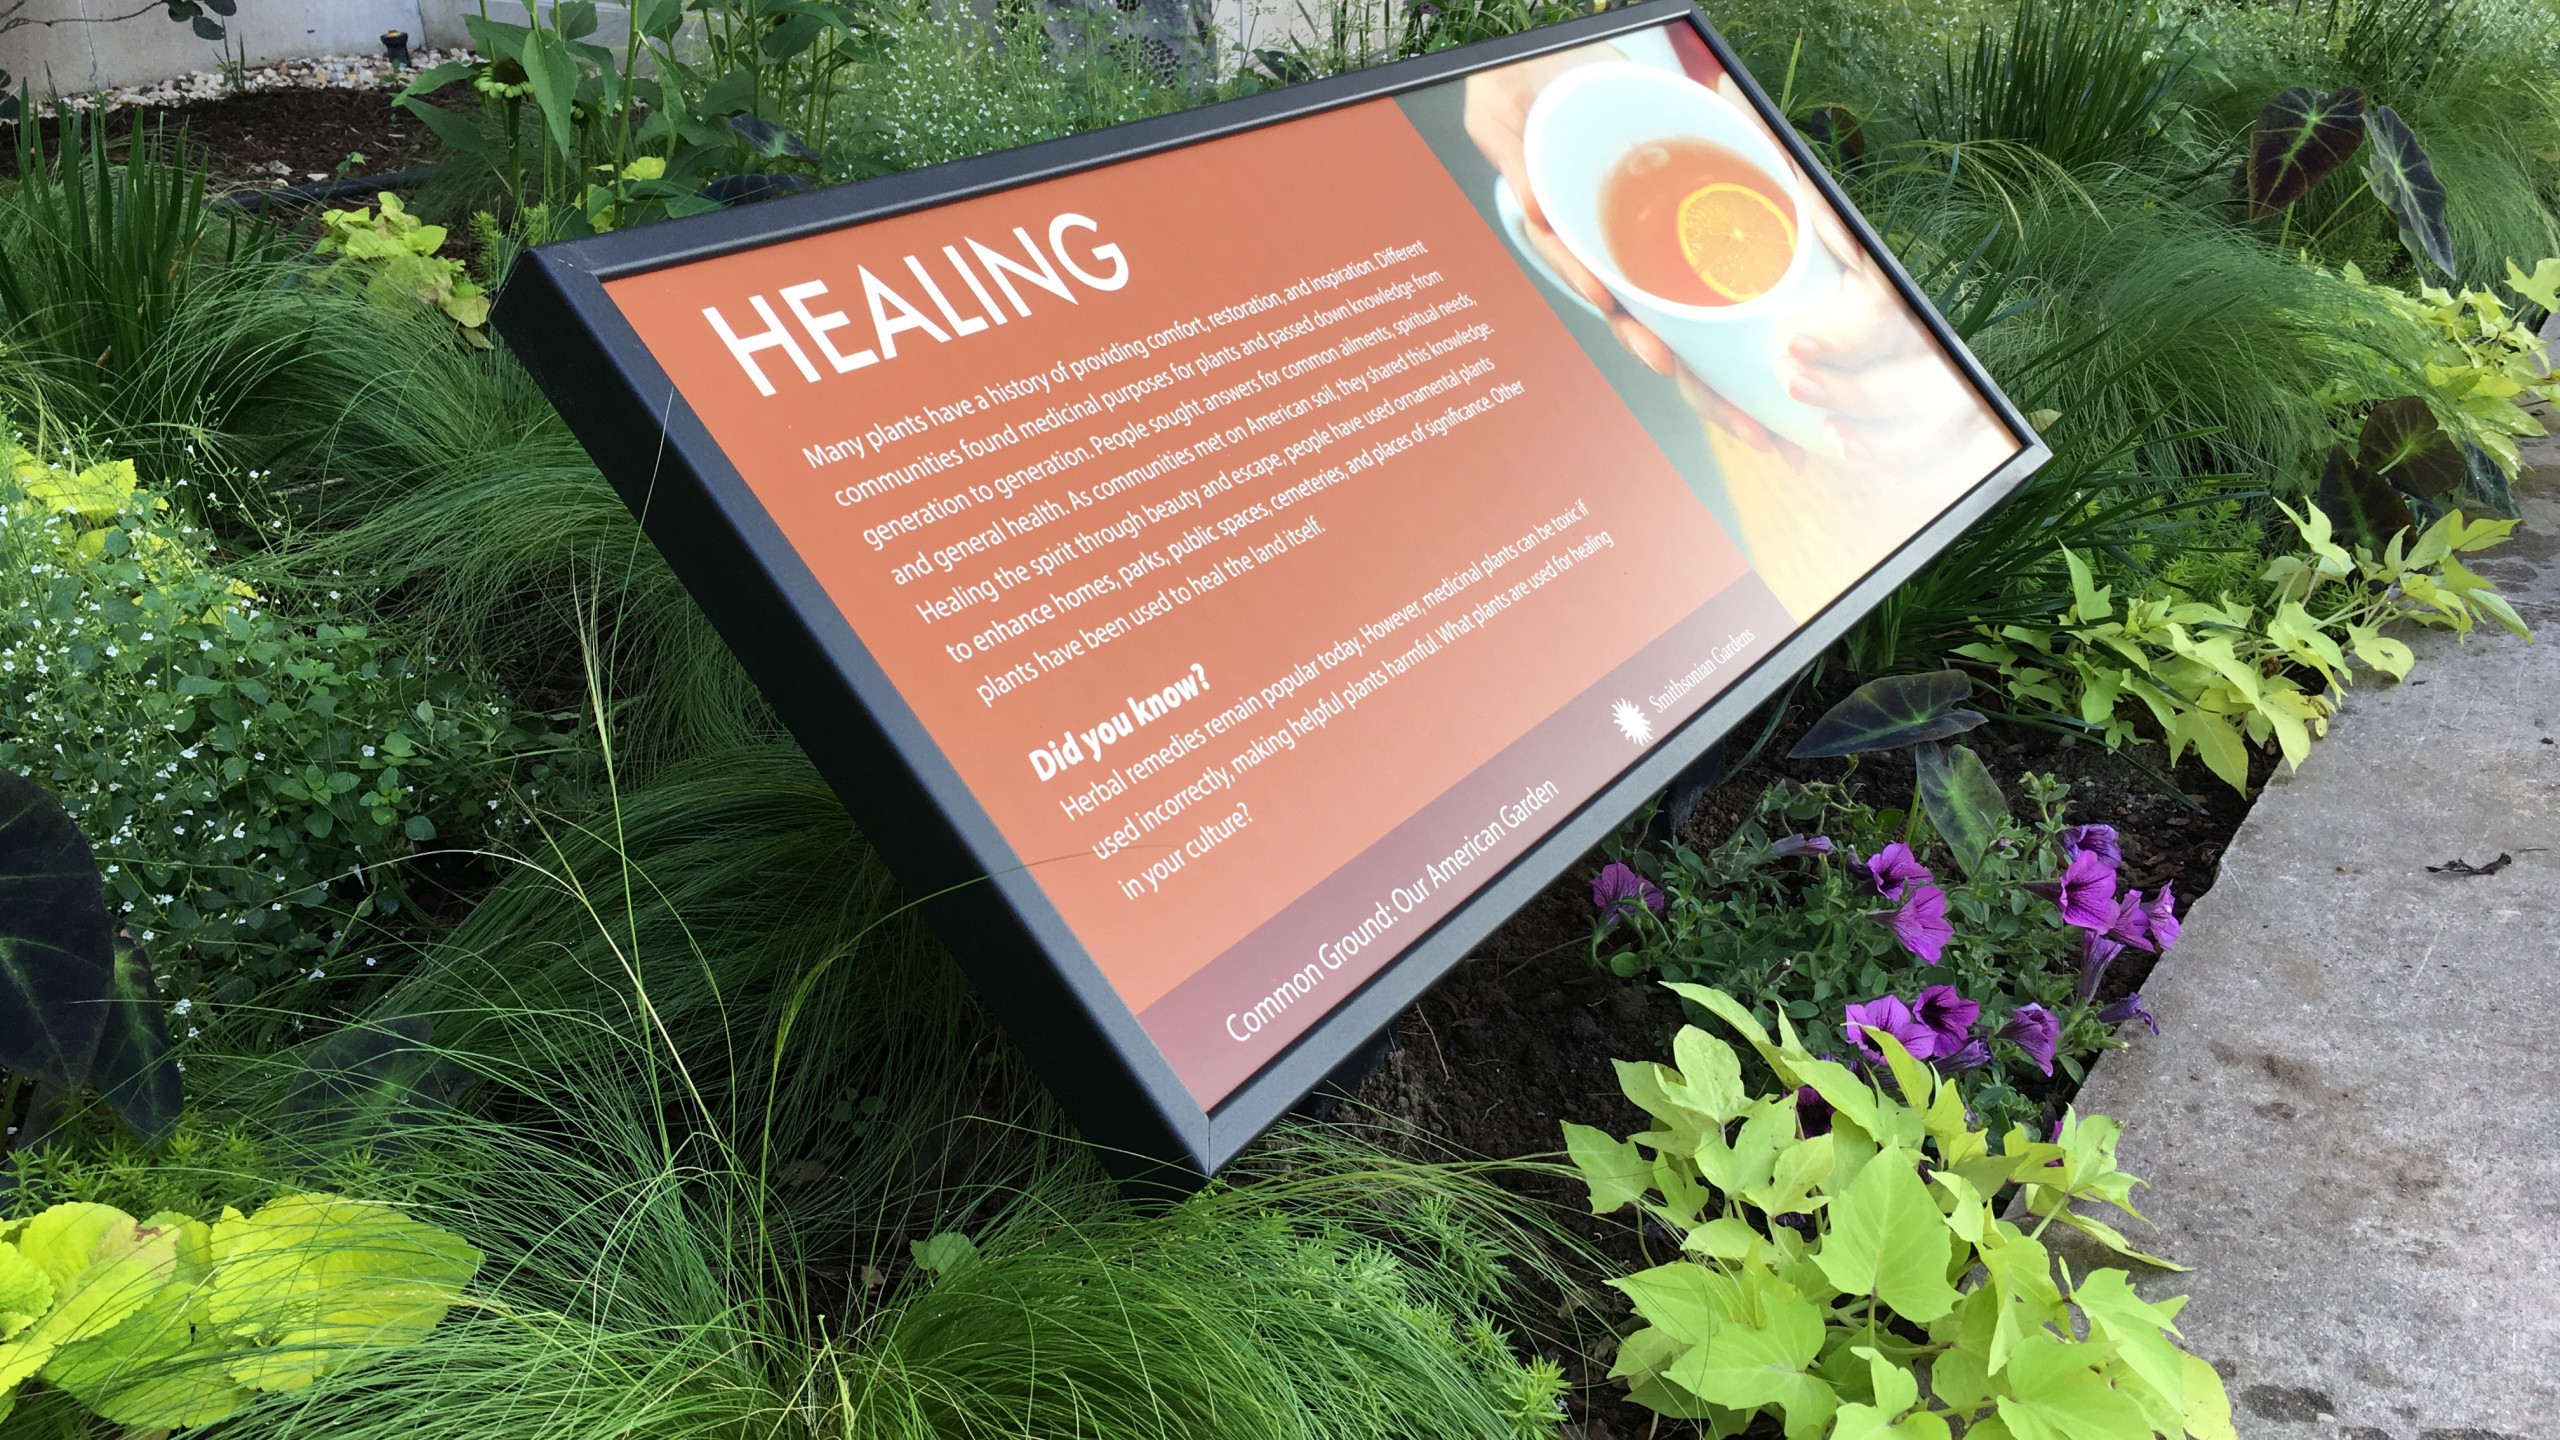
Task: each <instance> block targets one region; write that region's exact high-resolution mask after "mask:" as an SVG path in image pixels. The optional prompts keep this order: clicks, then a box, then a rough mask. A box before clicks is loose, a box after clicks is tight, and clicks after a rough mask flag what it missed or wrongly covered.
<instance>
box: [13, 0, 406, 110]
mask: <svg viewBox="0 0 2560 1440" xmlns="http://www.w3.org/2000/svg"><path fill="white" fill-rule="evenodd" d="M137 3H138V0H27V4H26V8H25V9H23V10H21V11H20V12H18V18H19V19H20V20H22V21H31V22H35V23H30V24H21V25H19V26H18V27H17V28H16V29H14V30H11V31H9V32H8V33H7V34H5V35H0V69H5V70H7V71H8V72H9V73H10V74H11V75H13V76H15V77H17V78H18V79H20V80H23V81H25V82H26V83H27V85H28V86H29V87H30V88H32V89H33V90H34V91H35V92H36V93H37V94H39V95H43V94H47V93H52V94H60V95H75V94H79V93H82V92H84V91H90V90H104V89H110V88H113V87H115V86H118V85H148V84H152V83H153V82H155V81H160V80H166V79H169V78H171V77H172V76H177V75H184V74H187V73H188V72H190V71H196V70H218V69H220V68H221V67H222V62H223V57H224V53H225V51H226V50H228V51H229V52H230V53H231V54H232V55H234V56H239V55H241V54H242V52H243V51H245V52H246V56H245V58H246V59H247V61H248V63H249V64H251V65H271V64H273V63H275V62H276V61H278V60H291V59H297V58H300V57H303V56H309V55H378V54H380V53H381V52H382V39H381V36H382V32H383V31H385V30H390V29H394V28H397V29H402V30H406V31H408V32H409V33H410V34H412V35H416V34H418V33H420V25H419V19H418V0H240V13H239V14H238V15H235V16H233V17H232V18H231V19H230V20H229V21H228V22H226V23H227V27H228V29H229V30H230V39H229V40H228V41H227V42H224V43H222V44H216V43H215V42H213V41H211V40H202V39H198V38H197V36H196V33H195V31H194V29H193V28H191V27H189V26H186V25H179V24H172V23H171V22H170V20H169V16H168V13H167V12H166V11H164V10H162V9H160V8H159V7H158V6H156V5H155V6H153V7H151V8H150V9H149V10H148V11H146V12H145V13H143V14H141V15H136V16H132V18H130V19H108V18H102V17H112V16H121V15H130V14H131V12H132V11H133V10H134V9H135V8H136V7H137Z"/></svg>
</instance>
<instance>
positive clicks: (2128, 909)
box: [2105, 890, 2160, 950]
mask: <svg viewBox="0 0 2560 1440" xmlns="http://www.w3.org/2000/svg"><path fill="white" fill-rule="evenodd" d="M2105 929H2106V935H2107V938H2108V939H2110V940H2113V941H2115V942H2116V943H2117V944H2119V945H2130V946H2132V947H2133V948H2134V949H2136V950H2157V949H2159V948H2160V947H2159V946H2158V945H2157V944H2156V943H2155V942H2154V941H2153V940H2152V938H2151V911H2150V909H2149V908H2148V907H2146V906H2145V905H2144V904H2143V903H2142V892H2141V891H2139V890H2127V891H2126V892H2124V895H2123V897H2122V898H2121V899H2119V900H2118V901H2117V902H2116V918H2115V921H2114V923H2112V924H2110V925H2108V926H2106V927H2105Z"/></svg>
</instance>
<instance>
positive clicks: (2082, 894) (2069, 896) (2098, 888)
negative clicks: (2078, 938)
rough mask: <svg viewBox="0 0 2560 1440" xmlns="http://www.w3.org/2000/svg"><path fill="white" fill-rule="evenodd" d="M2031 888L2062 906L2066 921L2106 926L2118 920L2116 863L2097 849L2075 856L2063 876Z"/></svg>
mask: <svg viewBox="0 0 2560 1440" xmlns="http://www.w3.org/2000/svg"><path fill="white" fill-rule="evenodd" d="M2027 889H2028V890H2030V891H2032V892H2034V893H2035V894H2038V895H2041V896H2043V897H2044V898H2046V899H2047V900H2050V901H2052V902H2053V903H2054V904H2055V905H2057V906H2059V907H2060V908H2061V910H2062V919H2063V923H2064V924H2067V925H2077V926H2079V927H2080V928H2081V929H2083V930H2104V929H2106V928H2108V927H2109V926H2111V925H2113V924H2115V923H2116V921H2117V918H2118V916H2117V908H2118V907H2117V905H2116V900H2115V894H2116V867H2114V866H2113V865H2110V864H2108V863H2107V862H2106V861H2105V860H2104V859H2102V858H2100V857H2099V855H2098V854H2097V852H2095V851H2092V850H2083V851H2081V852H2080V853H2078V854H2076V855H2074V856H2072V857H2071V863H2070V864H2069V865H2066V866H2064V867H2063V870H2062V873H2061V874H2060V875H2059V876H2057V877H2055V878H2054V879H2051V880H2039V881H2036V882H2035V883H2033V884H2031V885H2029V886H2027Z"/></svg>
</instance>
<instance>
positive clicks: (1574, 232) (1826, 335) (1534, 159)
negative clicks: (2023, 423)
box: [1464, 37, 1987, 463]
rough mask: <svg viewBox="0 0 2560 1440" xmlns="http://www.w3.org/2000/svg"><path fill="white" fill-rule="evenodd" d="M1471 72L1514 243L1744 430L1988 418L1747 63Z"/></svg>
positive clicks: (1816, 453)
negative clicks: (1768, 109) (1701, 69)
mask: <svg viewBox="0 0 2560 1440" xmlns="http://www.w3.org/2000/svg"><path fill="white" fill-rule="evenodd" d="M1642 38H1647V39H1650V38H1652V37H1642ZM1465 84H1466V96H1465V109H1464V116H1465V127H1466V134H1467V137H1468V139H1469V140H1471V141H1472V142H1473V143H1474V144H1475V145H1476V146H1477V148H1479V149H1480V150H1481V151H1482V152H1483V153H1484V156H1485V159H1486V160H1487V161H1489V162H1490V163H1491V164H1492V166H1493V168H1494V170H1495V172H1496V174H1497V175H1498V176H1499V177H1500V178H1499V180H1498V181H1497V185H1498V187H1499V191H1500V193H1499V194H1498V195H1497V197H1496V205H1497V208H1498V210H1499V212H1500V213H1501V214H1502V216H1503V218H1504V220H1505V221H1506V222H1507V225H1508V228H1509V230H1510V233H1511V236H1512V239H1513V242H1514V244H1515V245H1516V246H1518V247H1519V248H1520V249H1521V250H1522V251H1523V252H1524V255H1525V257H1526V258H1527V259H1528V260H1529V261H1530V262H1531V264H1532V268H1534V269H1536V270H1538V271H1540V272H1541V273H1543V274H1544V275H1545V277H1546V278H1547V279H1548V280H1549V281H1550V282H1551V283H1553V284H1554V285H1555V286H1557V287H1558V288H1559V289H1561V290H1563V291H1565V292H1566V293H1567V294H1569V295H1571V296H1572V297H1573V298H1574V299H1575V300H1576V301H1578V302H1579V303H1580V304H1581V305H1583V306H1584V307H1586V308H1588V309H1589V310H1591V311H1592V312H1594V313H1596V314H1598V315H1599V316H1601V317H1602V318H1603V319H1605V320H1606V321H1607V322H1608V325H1609V328H1610V330H1611V332H1612V333H1613V334H1614V335H1615V336H1616V337H1617V340H1618V343H1619V344H1621V345H1622V346H1624V347H1625V348H1626V350H1627V351H1628V353H1630V354H1631V355H1633V356H1635V357H1636V358H1637V359H1638V360H1641V361H1642V362H1644V363H1645V364H1646V365H1648V366H1650V367H1651V368H1652V369H1654V370H1655V371H1656V372H1658V373H1660V374H1662V375H1664V376H1666V377H1668V378H1670V379H1671V380H1673V381H1674V382H1675V383H1677V384H1678V386H1679V388H1680V393H1681V395H1682V398H1683V399H1685V400H1686V401H1688V403H1689V404H1690V406H1691V407H1692V408H1693V409H1695V410H1696V411H1697V412H1698V413H1699V414H1700V415H1701V416H1703V417H1704V418H1705V419H1706V420H1707V421H1708V422H1710V423H1711V424H1713V425H1715V426H1716V427H1718V428H1719V429H1721V430H1722V431H1724V432H1725V433H1726V434H1727V435H1729V436H1731V437H1732V438H1733V439H1735V440H1737V441H1739V442H1741V443H1742V444H1743V445H1745V446H1749V447H1753V448H1757V449H1762V450H1766V451H1771V452H1774V453H1776V454H1778V455H1780V456H1781V457H1783V458H1785V459H1787V460H1788V461H1790V462H1804V461H1819V460H1838V461H1848V462H1864V463H1877V462H1884V461H1888V460H1895V459H1906V458H1908V457H1910V456H1912V455H1914V454H1916V453H1929V452H1931V451H1935V450H1940V449H1945V448H1948V447H1950V446H1955V445H1962V444H1965V443H1966V442H1967V441H1969V440H1971V439H1972V438H1973V437H1974V436H1976V435H1978V434H1979V433H1980V432H1981V430H1982V428H1983V426H1984V422H1985V419H1986V418H1987V417H1986V415H1985V412H1984V410H1983V408H1982V406H1981V404H1980V401H1979V399H1978V398H1977V397H1976V396H1975V394H1974V393H1973V391H1972V388H1971V387H1970V386H1969V385H1968V384H1967V383H1966V382H1965V380H1964V378H1963V377H1962V376H1961V375H1960V374H1959V373H1958V372H1957V371H1956V370H1955V368H1954V367H1953V366H1952V365H1951V364H1949V363H1948V360H1947V357H1946V355H1945V354H1944V352H1943V351H1941V350H1940V349H1939V347H1938V345H1937V342H1936V340H1935V338H1934V337H1933V336H1931V335H1930V333H1929V331H1928V330H1927V328H1926V327H1925V326H1923V325H1921V324H1920V323H1919V322H1918V320H1917V318H1916V317H1915V316H1914V315H1913V314H1912V313H1911V311H1910V309H1909V307H1908V306H1906V305H1905V304H1904V303H1903V301H1902V299H1901V297H1900V295H1899V294H1897V293H1896V292H1895V290H1894V288H1893V286H1892V284H1891V282H1890V280H1889V279H1888V278H1887V277H1886V275H1885V274H1884V272H1883V270H1882V268H1881V267H1880V266H1878V265H1877V264H1876V263H1875V261H1874V260H1873V259H1872V258H1871V257H1870V256H1868V254H1867V253H1866V251H1865V250H1864V248H1863V247H1861V246H1860V245H1859V244H1858V243H1857V241H1856V240H1855V238H1854V237H1853V236H1852V235H1851V234H1850V233H1849V230H1848V227H1847V226H1845V225H1844V224H1842V223H1841V221H1840V218H1839V216H1838V215H1836V214H1835V213H1834V212H1833V211H1832V209H1831V207H1830V206H1829V205H1828V204H1827V203H1826V202H1825V201H1824V200H1823V198H1822V196H1821V195H1820V193H1819V192H1818V191H1816V190H1815V189H1814V188H1813V187H1812V186H1811V185H1809V184H1808V183H1806V181H1805V178H1804V176H1803V174H1802V173H1801V172H1800V171H1799V170H1798V169H1797V167H1796V165H1795V163H1794V161H1793V160H1792V159H1791V158H1790V157H1789V156H1788V155H1787V153H1786V151H1785V150H1784V149H1783V148H1781V147H1780V146H1779V145H1778V144H1777V143H1776V141H1775V140H1774V139H1773V138H1771V136H1770V135H1769V133H1768V130H1767V128H1766V126H1765V125H1763V123H1762V122H1761V121H1760V119H1759V117H1758V116H1757V115H1756V114H1755V113H1754V112H1753V110H1752V108H1751V107H1750V105H1749V103H1748V102H1747V101H1746V99H1745V98H1744V97H1743V95H1742V93H1741V92H1740V90H1739V88H1738V87H1737V86H1735V85H1734V82H1733V80H1732V79H1731V77H1730V76H1724V77H1722V78H1720V79H1719V81H1718V82H1717V83H1716V84H1715V85H1713V86H1710V85H1706V84H1701V83H1700V82H1699V81H1697V80H1695V79H1693V78H1691V77H1690V76H1689V75H1687V74H1684V73H1682V72H1681V71H1680V70H1679V69H1677V68H1673V67H1671V66H1666V65H1662V64H1649V63H1644V62H1642V61H1639V60H1635V59H1631V58H1629V55H1628V53H1627V51H1626V50H1625V49H1622V48H1621V47H1620V46H1618V45H1614V44H1600V45H1590V46H1584V47H1582V48H1579V49H1575V50H1570V51H1565V52H1562V53H1560V54H1556V55H1549V56H1542V57H1539V58H1538V59H1535V60H1530V61H1526V62H1523V63H1521V64H1517V65H1511V66H1506V67H1503V68H1501V69H1498V70H1489V71H1482V72H1479V73H1477V74H1475V75H1472V76H1469V77H1468V78H1467V80H1466V82H1465Z"/></svg>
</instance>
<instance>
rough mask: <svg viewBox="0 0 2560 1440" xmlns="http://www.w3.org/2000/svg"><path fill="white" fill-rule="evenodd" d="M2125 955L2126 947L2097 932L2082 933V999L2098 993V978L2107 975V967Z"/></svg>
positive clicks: (2080, 994)
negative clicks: (2118, 957)
mask: <svg viewBox="0 0 2560 1440" xmlns="http://www.w3.org/2000/svg"><path fill="white" fill-rule="evenodd" d="M2123 953H2124V946H2122V945H2120V944H2118V943H2117V942H2115V941H2113V940H2110V939H2108V938H2107V937H2106V936H2104V935H2102V934H2100V933H2098V932H2097V931H2095V930H2088V931H2083V932H2082V933H2081V936H2080V989H2079V996H2080V998H2081V999H2083V1000H2086V999H2088V998H2089V997H2090V996H2092V995H2095V994H2097V993H2098V977H2099V976H2101V975H2104V974H2106V973H2107V967H2108V966H2109V965H2112V964H2114V963H2115V959H2116V957H2117V956H2119V955H2121V954H2123Z"/></svg>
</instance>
